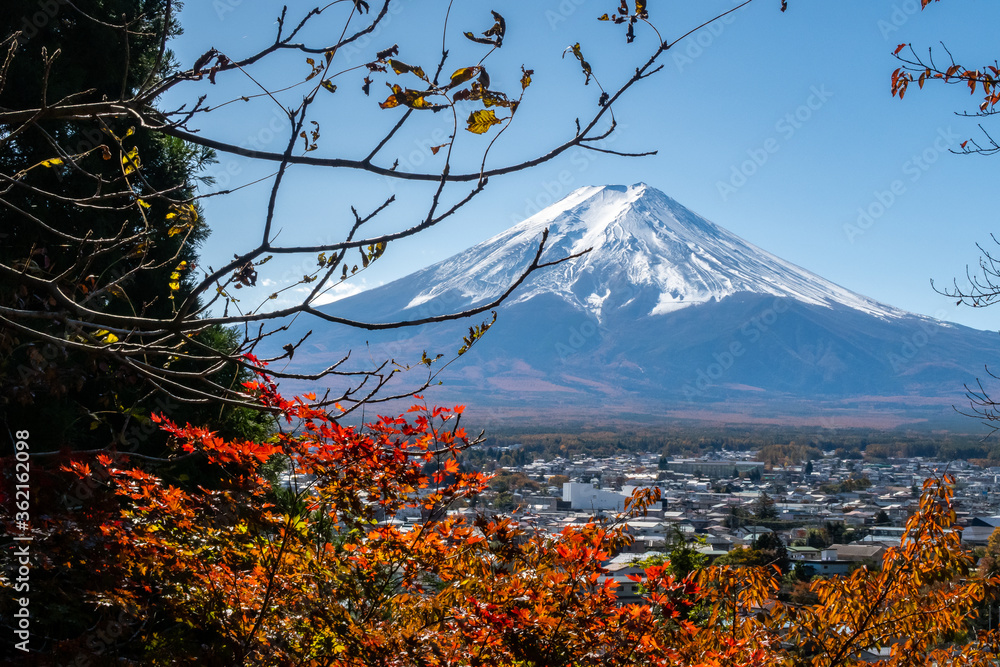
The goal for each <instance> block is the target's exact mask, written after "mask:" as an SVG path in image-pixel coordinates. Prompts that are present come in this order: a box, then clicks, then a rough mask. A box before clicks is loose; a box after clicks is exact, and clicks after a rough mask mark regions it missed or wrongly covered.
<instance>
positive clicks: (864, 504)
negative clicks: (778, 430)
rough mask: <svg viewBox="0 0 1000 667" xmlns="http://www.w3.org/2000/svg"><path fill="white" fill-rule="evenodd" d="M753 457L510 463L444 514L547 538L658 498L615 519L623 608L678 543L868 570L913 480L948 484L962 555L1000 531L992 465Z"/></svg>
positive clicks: (613, 567)
mask: <svg viewBox="0 0 1000 667" xmlns="http://www.w3.org/2000/svg"><path fill="white" fill-rule="evenodd" d="M513 449H515V450H516V447H515V448H513ZM755 456H756V452H753V451H741V452H725V451H723V452H712V453H710V454H708V455H706V456H705V457H701V458H667V457H664V456H662V455H660V454H655V453H640V454H622V455H617V456H612V457H606V458H597V457H589V456H575V457H574V458H573V459H567V458H561V457H556V458H552V459H550V460H534V461H530V462H526V463H522V464H517V463H515V464H512V465H508V466H506V467H502V468H498V469H497V470H496V471H495V472H494V477H493V480H492V482H491V491H490V492H488V493H487V494H484V496H483V497H482V498H480V499H477V500H478V502H474V503H469V504H468V506H467V507H465V508H462V509H456V510H452V511H453V512H455V513H458V514H468V515H470V516H471V515H473V514H475V513H477V512H482V511H484V510H485V511H487V512H488V513H490V512H497V513H499V512H509V513H511V514H512V515H513V516H514V517H515V518H516V519H517V520H518V521H519V523H520V524H521V525H522V526H525V527H530V528H531V529H533V530H538V531H544V532H548V533H551V534H556V533H558V532H559V531H561V530H562V529H563V528H565V527H566V526H569V525H574V524H583V523H586V522H588V521H590V520H592V519H593V518H595V517H597V518H609V519H610V518H613V517H615V516H616V515H618V514H619V513H621V512H623V510H624V509H625V507H626V501H627V500H628V498H629V497H630V496H631V494H632V493H633V491H635V490H636V489H641V488H655V489H658V490H659V494H660V500H659V501H658V502H655V503H653V504H652V505H651V506H650V507H649V508H647V510H646V512H645V513H643V514H641V515H640V516H636V517H634V518H628V519H626V522H627V531H628V533H629V534H630V535H631V537H632V538H633V542H632V544H631V546H629V547H628V548H626V549H625V550H624V551H623V552H622V553H619V554H614V558H612V559H611V561H610V562H609V564H608V569H609V570H610V571H611V572H612V573H613V576H614V579H615V580H616V581H618V583H619V585H620V588H619V598H620V600H621V601H622V602H623V603H627V602H634V601H636V600H637V599H638V593H637V592H636V588H635V586H634V584H633V583H632V582H631V580H629V576H630V575H634V574H635V573H636V572H639V571H641V569H642V568H641V566H640V565H639V563H643V562H648V559H650V558H657V557H661V556H666V555H667V554H669V552H670V551H671V550H673V549H675V548H676V547H677V546H678V545H685V544H686V545H687V546H688V548H690V549H692V550H693V551H696V552H697V553H699V554H701V555H702V556H704V558H703V559H702V560H703V562H705V563H712V562H715V561H716V560H717V559H719V558H720V557H723V556H726V555H729V558H728V559H724V560H723V561H720V562H731V560H732V556H733V555H734V554H738V553H739V551H738V550H740V549H744V548H746V549H752V548H753V547H755V546H758V547H762V545H764V544H767V545H769V548H773V546H776V545H778V543H779V541H780V545H781V546H782V547H783V551H784V553H783V554H782V560H784V559H787V561H785V562H783V563H782V565H783V566H784V567H783V569H789V570H792V569H794V570H795V571H796V572H797V573H798V574H799V575H800V577H801V578H802V579H804V580H808V579H809V578H811V577H813V576H831V575H840V574H847V573H848V572H850V571H851V570H853V569H854V568H856V567H858V566H860V565H863V564H864V565H868V566H869V567H877V566H878V564H880V563H881V561H882V555H883V554H884V553H885V551H886V549H887V548H888V547H890V546H894V545H899V544H900V543H901V540H902V539H903V537H904V533H905V528H904V524H905V522H906V520H907V518H908V517H909V516H910V515H911V514H913V513H914V512H915V511H916V510H917V507H918V503H919V498H920V492H921V489H922V486H923V483H924V481H925V480H926V479H928V478H932V477H939V476H940V475H942V474H943V473H944V472H948V473H950V474H951V475H953V476H954V477H955V478H956V480H957V484H956V489H955V506H956V510H957V516H958V521H957V523H958V525H959V526H961V527H962V543H963V545H965V547H966V548H967V549H969V550H976V549H978V552H979V553H985V551H984V547H985V546H986V545H987V544H988V542H989V538H990V536H991V535H992V534H993V531H994V530H995V529H996V528H997V527H1000V516H998V509H997V508H998V506H1000V467H985V468H984V467H980V466H978V465H975V464H973V463H970V462H967V461H963V460H959V461H948V462H944V461H935V460H930V459H926V458H923V457H913V458H907V459H891V460H889V461H887V462H866V461H863V460H857V459H840V458H838V457H837V456H836V455H835V452H834V451H828V452H824V457H823V458H820V459H816V460H811V461H807V462H805V463H804V464H799V465H771V464H767V463H764V462H762V461H757V460H754V458H755ZM518 458H520V459H522V460H527V457H513V459H514V460H516V459H518ZM505 460H511V458H509V457H508V458H506V459H505ZM420 515H421V511H420V510H419V509H409V510H406V511H404V512H402V513H401V514H399V515H397V517H396V519H395V521H397V522H400V523H407V522H409V523H412V522H416V521H419V520H420V518H421V516H420ZM775 538H777V540H776V539H775Z"/></svg>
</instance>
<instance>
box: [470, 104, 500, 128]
mask: <svg viewBox="0 0 1000 667" xmlns="http://www.w3.org/2000/svg"><path fill="white" fill-rule="evenodd" d="M501 122H502V120H501V119H499V118H497V115H496V113H494V111H493V109H480V110H479V111H473V112H472V113H470V114H469V120H468V123H469V126H468V127H467V128H465V129H467V130H468V131H469V132H472V133H473V134H485V133H486V132H489V129H490V128H491V127H493V126H494V125H498V124H500V123H501Z"/></svg>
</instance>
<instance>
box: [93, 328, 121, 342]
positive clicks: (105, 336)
mask: <svg viewBox="0 0 1000 667" xmlns="http://www.w3.org/2000/svg"><path fill="white" fill-rule="evenodd" d="M94 336H95V337H96V338H101V339H102V340H103V341H104V342H105V343H109V344H110V343H117V342H118V336H116V335H114V334H113V333H111V332H110V331H108V330H107V329H101V330H100V331H97V332H95V333H94Z"/></svg>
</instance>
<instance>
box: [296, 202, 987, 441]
mask: <svg viewBox="0 0 1000 667" xmlns="http://www.w3.org/2000/svg"><path fill="white" fill-rule="evenodd" d="M545 229H548V230H549V234H548V240H547V242H546V245H545V250H544V253H543V255H542V261H543V262H545V261H553V260H556V259H559V258H562V257H566V256H568V255H574V254H577V253H581V252H583V251H587V252H585V253H584V254H582V255H580V256H579V257H576V258H574V259H571V260H568V261H565V262H562V263H559V264H557V265H555V266H552V267H548V268H545V269H543V270H540V271H537V272H535V273H533V274H532V275H530V276H529V277H528V278H527V279H526V280H525V281H524V283H523V284H521V285H520V286H519V287H518V289H517V290H515V291H514V293H513V294H512V295H511V296H510V297H509V298H508V299H507V300H506V301H504V302H503V304H502V305H501V306H500V307H499V308H497V312H498V319H497V322H496V324H495V325H493V327H492V328H491V329H490V331H489V332H488V333H487V334H486V335H485V337H484V338H483V339H482V340H481V341H479V342H477V343H476V345H475V346H473V347H472V349H471V350H470V351H469V352H468V353H467V354H465V355H463V356H461V357H460V358H459V359H458V360H457V361H455V362H454V363H453V364H452V365H451V366H450V367H449V368H448V369H447V370H446V371H445V372H444V373H443V374H442V375H441V376H440V377H439V379H441V380H442V381H443V382H444V385H443V386H442V387H435V388H434V389H433V391H432V392H431V393H429V394H428V396H427V398H428V400H429V401H433V402H437V403H446V402H449V401H455V402H463V403H466V404H468V405H469V408H470V410H472V411H475V410H479V411H481V412H483V413H484V414H487V415H488V416H489V417H494V418H496V419H505V418H507V417H511V416H517V417H519V418H531V417H538V418H543V419H553V418H556V419H558V418H563V419H565V420H576V419H577V418H578V417H580V416H582V415H584V414H593V413H594V412H600V413H601V414H603V415H605V416H607V415H610V414H617V415H622V416H623V417H624V416H625V415H628V418H630V419H633V418H647V419H653V420H659V419H695V420H701V421H711V422H726V423H755V422H765V423H783V424H798V425H806V424H809V425H818V426H876V427H897V426H914V425H919V424H925V425H927V426H936V425H944V424H946V423H948V422H951V423H953V424H954V423H955V412H954V411H953V410H952V407H951V406H952V405H962V404H964V403H965V399H964V384H966V383H971V382H974V381H975V376H976V373H977V372H978V371H979V370H981V369H982V368H983V365H984V364H993V365H997V364H996V362H997V359H998V350H1000V338H998V337H997V335H996V333H993V332H983V331H977V330H974V329H970V328H967V327H963V326H959V325H954V324H949V323H944V322H941V321H938V320H934V319H932V318H928V317H924V316H919V315H914V314H911V313H907V312H905V311H902V310H899V309H897V308H893V307H892V306H888V305H885V304H882V303H879V302H877V301H874V300H872V299H869V298H867V297H864V296H861V295H859V294H856V293H854V292H851V291H850V290H847V289H845V288H843V287H840V286H838V285H836V284H834V283H832V282H830V281H828V280H825V279H823V278H821V277H820V276H817V275H815V274H813V273H810V272H809V271H807V270H805V269H802V268H800V267H798V266H795V265H794V264H791V263H790V262H787V261H784V260H782V259H780V258H778V257H776V256H774V255H772V254H771V253H768V252H766V251H764V250H762V249H760V248H758V247H756V246H754V245H752V244H750V243H748V242H746V241H744V240H743V239H741V238H739V237H737V236H735V235H734V234H731V233H730V232H728V231H726V230H725V229H723V228H721V227H719V226H718V225H715V224H713V223H712V222H709V221H708V220H705V219H704V218H702V217H700V216H698V215H697V214H695V213H693V212H691V211H690V210H688V209H686V208H684V207H683V206H682V205H681V204H679V203H678V202H676V201H674V200H673V199H671V198H670V197H668V196H667V195H665V194H663V193H662V192H660V191H658V190H656V189H654V188H651V187H649V186H647V185H645V184H636V185H633V186H628V187H626V186H590V187H583V188H580V189H578V190H575V191H574V192H572V193H571V194H569V195H568V196H567V197H566V198H565V199H563V200H561V201H559V202H557V203H556V204H554V205H552V206H550V207H548V208H546V209H544V210H542V211H541V212H539V213H537V214H536V215H533V216H532V217H530V218H528V219H527V220H525V221H523V222H521V223H519V224H517V225H515V226H513V227H511V228H510V229H508V230H507V231H505V232H503V233H501V234H498V235H497V236H494V237H493V238H491V239H489V240H487V241H485V242H483V243H480V244H478V245H476V246H474V247H472V248H469V249H468V250H466V251H464V252H462V253H459V254H457V255H455V256H453V257H450V258H448V259H446V260H444V261H442V262H439V263H437V264H435V265H433V266H430V267H428V268H425V269H422V270H420V271H417V272H415V273H413V274H411V275H409V276H407V277H405V278H402V279H400V280H397V281H395V282H392V283H389V284H386V285H383V286H381V287H378V288H375V289H372V290H369V291H367V292H363V293H361V294H358V295H355V296H353V297H349V298H346V299H343V300H341V301H337V302H335V303H332V304H329V305H327V306H324V307H323V310H324V311H326V312H329V313H331V314H336V315H338V316H342V317H347V318H352V319H358V320H362V321H368V322H379V321H392V320H399V319H420V318H424V317H428V316H431V315H437V314H441V313H445V312H454V311H462V310H466V309H469V308H472V307H475V306H477V305H481V304H485V303H489V302H491V301H493V300H495V299H496V298H497V297H499V296H500V295H502V294H503V293H504V292H505V291H506V290H507V288H508V287H509V286H510V285H511V284H512V283H513V282H514V281H516V280H517V279H518V278H519V277H520V276H521V274H522V273H523V272H524V270H525V268H526V267H527V266H528V265H529V264H530V262H531V260H532V258H533V257H534V255H535V252H536V251H537V248H538V243H539V240H540V239H541V237H542V234H543V231H544V230H545ZM483 319H484V316H483V315H480V316H478V317H473V318H471V319H469V320H465V321H459V322H452V323H444V324H434V325H428V326H422V327H416V328H412V329H402V330H393V331H390V332H377V333H373V332H357V331H347V332H345V331H343V330H342V329H338V330H335V331H329V332H325V331H324V330H323V327H322V326H321V325H318V324H316V323H313V326H312V328H313V329H314V330H315V332H314V333H313V335H312V336H310V337H309V338H308V339H307V341H306V343H305V344H303V345H302V346H301V347H300V349H299V350H298V351H297V352H296V355H295V366H296V367H297V368H299V369H302V370H305V369H309V370H316V369H317V368H318V367H324V366H326V365H328V364H329V363H330V362H331V360H332V359H334V358H337V359H339V358H340V357H342V356H343V354H344V352H345V351H346V350H347V349H353V350H355V355H358V353H359V352H362V353H363V355H362V356H364V357H365V359H366V360H368V364H369V365H370V364H371V360H372V359H386V358H392V359H394V360H396V361H397V362H399V363H414V362H416V361H419V359H420V357H421V353H422V352H423V351H425V350H426V351H427V353H428V354H429V355H431V356H434V355H435V354H436V353H441V354H444V355H445V358H450V357H452V356H454V354H455V352H456V350H457V349H458V347H459V346H461V344H462V343H461V339H462V337H463V336H464V335H466V334H467V332H468V327H469V326H471V325H474V324H478V323H480V322H482V321H483ZM293 333H295V331H293ZM366 344H367V345H368V350H366V349H365V346H366ZM363 366H364V363H361V364H360V365H359V366H358V367H359V368H360V367H363ZM595 406H600V408H599V409H597V410H595ZM959 423H961V424H964V425H966V426H969V422H968V420H963V421H961V422H959Z"/></svg>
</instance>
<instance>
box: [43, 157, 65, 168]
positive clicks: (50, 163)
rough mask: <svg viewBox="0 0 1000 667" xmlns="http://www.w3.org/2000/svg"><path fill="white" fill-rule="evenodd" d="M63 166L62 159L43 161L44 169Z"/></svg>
mask: <svg viewBox="0 0 1000 667" xmlns="http://www.w3.org/2000/svg"><path fill="white" fill-rule="evenodd" d="M60 164H63V160H62V158H61V157H54V158H51V159H49V160H42V166H43V167H55V166H56V165H60Z"/></svg>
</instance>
